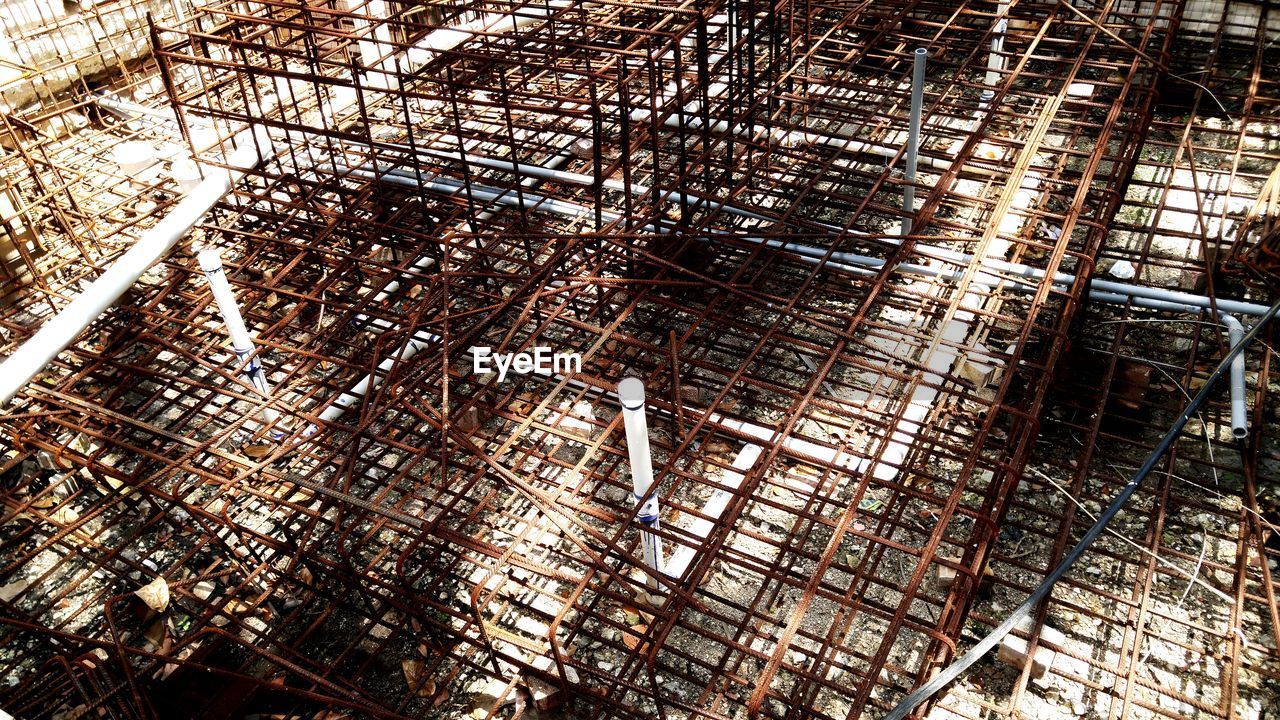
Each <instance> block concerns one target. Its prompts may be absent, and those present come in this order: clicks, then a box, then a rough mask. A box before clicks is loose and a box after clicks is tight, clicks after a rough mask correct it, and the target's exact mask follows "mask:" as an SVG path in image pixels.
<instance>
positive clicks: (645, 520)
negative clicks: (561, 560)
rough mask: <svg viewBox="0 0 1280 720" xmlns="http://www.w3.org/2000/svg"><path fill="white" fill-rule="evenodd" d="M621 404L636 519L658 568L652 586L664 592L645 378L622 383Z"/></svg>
mask: <svg viewBox="0 0 1280 720" xmlns="http://www.w3.org/2000/svg"><path fill="white" fill-rule="evenodd" d="M618 403H619V404H620V405H621V406H622V423H623V426H624V428H625V430H626V435H627V458H628V460H629V461H630V463H631V493H632V498H633V499H634V500H635V501H636V502H637V503H640V509H639V511H638V512H637V514H636V521H637V522H639V523H640V542H641V545H642V546H643V549H644V550H643V552H644V564H645V565H648V566H649V567H650V568H651V569H653V570H654V572H655V575H650V576H648V583H649V588H650V589H652V590H657V591H661V590H662V589H663V587H662V584H661V583H660V582H658V579H657V577H656V573H661V572H662V538H661V537H659V536H658V533H657V531H658V529H659V527H660V526H659V523H658V515H659V513H660V512H661V508H660V507H659V506H658V494H657V493H656V492H651V491H652V490H653V458H652V456H651V455H650V451H649V424H648V421H647V420H646V418H645V402H644V381H643V380H641V379H640V378H638V377H628V378H624V379H623V380H622V382H620V383H618Z"/></svg>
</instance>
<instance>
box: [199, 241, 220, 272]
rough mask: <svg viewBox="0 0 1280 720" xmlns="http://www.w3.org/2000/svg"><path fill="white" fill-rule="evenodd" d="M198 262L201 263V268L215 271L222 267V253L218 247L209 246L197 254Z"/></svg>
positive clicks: (206, 270)
mask: <svg viewBox="0 0 1280 720" xmlns="http://www.w3.org/2000/svg"><path fill="white" fill-rule="evenodd" d="M196 262H198V263H200V269H201V270H203V271H205V272H214V271H216V270H221V269H222V253H221V252H219V251H218V248H215V247H207V248H205V249H203V250H201V251H200V252H199V254H197V255H196Z"/></svg>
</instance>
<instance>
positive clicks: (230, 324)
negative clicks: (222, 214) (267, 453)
mask: <svg viewBox="0 0 1280 720" xmlns="http://www.w3.org/2000/svg"><path fill="white" fill-rule="evenodd" d="M196 260H197V261H198V262H199V263H200V269H201V270H202V271H204V277H205V279H206V280H208V281H209V289H210V290H211V291H212V292H213V299H214V302H216V303H217V304H218V311H219V312H221V313H222V321H223V323H224V324H225V325H226V326H227V334H228V335H230V336H231V347H232V349H234V350H235V352H236V357H237V358H239V360H240V363H241V365H243V366H244V370H243V371H244V377H245V379H246V380H248V381H249V383H250V384H252V385H253V386H254V387H255V388H257V389H258V392H260V393H262V396H263V397H265V398H270V397H271V383H270V382H268V381H267V375H266V373H265V372H263V371H262V364H261V363H260V362H258V356H257V355H255V354H254V352H253V349H254V348H253V338H252V337H250V336H249V330H248V328H246V327H245V325H244V317H243V316H241V315H240V306H239V305H238V304H237V303H236V296H235V293H234V292H232V291H231V284H230V283H229V282H227V274H226V273H225V272H223V270H222V253H220V252H218V249H217V248H211V247H208V248H205V249H203V250H201V251H200V254H199V255H197V256H196ZM246 359H247V360H248V363H247V364H245V360H246ZM262 419H263V421H264V422H266V423H267V425H268V426H272V428H271V437H273V438H280V437H283V435H284V433H283V432H282V431H281V430H280V429H278V428H275V427H274V425H275V423H276V421H277V420H279V419H280V414H279V413H278V412H276V411H275V410H273V409H271V408H269V407H264V408H262Z"/></svg>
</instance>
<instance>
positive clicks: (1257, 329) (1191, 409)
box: [884, 300, 1280, 720]
mask: <svg viewBox="0 0 1280 720" xmlns="http://www.w3.org/2000/svg"><path fill="white" fill-rule="evenodd" d="M1277 312H1280V300H1277V301H1276V303H1275V304H1274V305H1272V306H1271V308H1270V309H1268V310H1267V312H1266V314H1265V315H1263V316H1262V317H1261V318H1260V319H1259V320H1258V322H1256V323H1254V326H1253V329H1251V330H1250V331H1249V332H1248V334H1247V335H1245V336H1244V337H1243V338H1240V342H1238V343H1236V344H1235V345H1233V346H1232V347H1231V350H1230V351H1228V352H1227V354H1226V355H1225V356H1224V357H1223V358H1222V361H1221V362H1219V363H1218V366H1217V367H1216V368H1214V370H1213V372H1212V373H1210V375H1209V379H1208V380H1206V381H1205V383H1204V385H1203V386H1202V387H1201V388H1200V392H1198V393H1196V395H1195V397H1193V398H1191V402H1189V403H1188V404H1187V406H1186V408H1185V409H1183V411H1182V414H1181V415H1179V416H1178V419H1177V420H1175V421H1174V423H1173V425H1172V426H1170V427H1169V430H1168V432H1166V433H1165V434H1164V437H1162V438H1160V443H1159V444H1158V445H1156V447H1155V449H1154V450H1152V451H1151V454H1150V455H1148V456H1147V460H1146V462H1144V463H1142V467H1140V468H1138V471H1137V472H1136V473H1135V474H1134V476H1133V478H1132V479H1130V480H1129V482H1128V484H1126V485H1125V486H1124V489H1123V490H1121V491H1120V494H1119V495H1117V496H1116V499H1115V500H1113V501H1112V502H1111V505H1110V506H1108V507H1107V510H1106V512H1104V513H1102V515H1101V516H1100V517H1099V518H1098V521H1097V522H1095V523H1094V524H1093V527H1091V528H1089V531H1088V532H1086V533H1085V534H1084V537H1082V538H1081V539H1080V542H1079V543H1077V544H1076V546H1075V547H1073V548H1071V552H1069V553H1067V556H1066V557H1064V558H1063V559H1062V562H1061V563H1060V564H1059V565H1058V567H1056V568H1054V569H1053V572H1051V573H1049V575H1048V576H1047V577H1045V579H1044V582H1042V583H1040V585H1039V587H1037V588H1036V589H1035V590H1034V591H1033V592H1032V593H1031V595H1029V596H1028V597H1027V599H1026V600H1024V601H1023V602H1022V604H1021V605H1019V606H1018V608H1017V609H1016V610H1014V611H1013V613H1012V614H1010V615H1009V617H1007V618H1005V621H1004V622H1002V623H1000V625H999V627H997V628H996V629H995V630H992V631H991V632H990V634H988V635H987V636H986V637H984V638H983V639H982V640H981V641H980V642H979V643H978V644H977V645H975V646H973V649H971V650H969V652H967V653H965V654H964V656H963V657H961V658H960V659H958V660H956V661H955V662H953V663H951V664H950V665H948V666H947V667H946V668H944V669H943V670H942V672H940V673H938V674H937V675H935V676H934V677H933V679H932V680H930V681H929V682H927V683H925V684H924V685H921V686H920V687H919V688H918V689H917V690H916V691H915V692H913V693H911V694H910V695H908V696H906V697H905V698H903V699H902V702H900V703H898V704H897V706H895V707H894V708H893V710H890V711H889V714H888V715H885V716H884V720H903V718H906V717H907V715H909V714H910V713H911V711H913V710H915V709H916V707H917V706H919V705H920V704H921V703H923V702H924V701H926V700H928V699H929V698H930V697H932V696H933V695H934V694H935V693H937V692H938V691H939V690H941V689H942V688H944V687H946V686H947V685H949V684H950V683H951V682H952V681H953V680H955V679H956V678H957V677H959V676H960V673H963V672H964V671H965V670H968V669H969V667H970V666H971V665H973V664H974V663H976V662H978V660H981V659H982V656H983V655H986V654H987V653H988V652H990V651H991V648H993V647H995V646H996V643H998V642H1000V640H1001V639H1002V638H1003V637H1004V636H1005V635H1007V634H1008V633H1009V631H1010V630H1012V629H1013V627H1014V626H1015V625H1017V624H1018V623H1019V622H1021V621H1022V619H1023V618H1025V617H1027V616H1028V615H1029V614H1030V612H1031V610H1032V608H1034V607H1035V606H1036V605H1037V604H1038V603H1039V602H1040V601H1041V600H1043V599H1044V598H1045V597H1046V596H1047V595H1048V594H1049V592H1050V591H1051V590H1053V586H1054V584H1055V583H1057V582H1058V580H1060V579H1061V578H1062V576H1063V575H1065V574H1067V571H1068V570H1070V569H1071V566H1072V565H1074V564H1075V563H1076V561H1077V560H1079V559H1080V556H1081V555H1083V554H1084V551H1085V550H1088V549H1089V546H1090V545H1092V544H1093V541H1094V540H1096V539H1097V538H1098V536H1099V535H1101V534H1102V531H1103V529H1105V528H1106V527H1107V524H1108V523H1110V522H1111V518H1113V517H1115V515H1116V513H1118V512H1120V508H1121V507H1123V506H1124V504H1125V503H1126V502H1127V501H1128V500H1129V498H1130V497H1132V496H1133V493H1134V492H1135V491H1136V490H1137V489H1138V486H1139V485H1141V484H1142V481H1143V480H1144V479H1146V477H1147V475H1148V474H1149V473H1150V472H1151V470H1152V469H1153V468H1155V466H1156V463H1157V462H1159V461H1160V458H1161V457H1163V456H1164V454H1165V453H1166V452H1167V451H1168V450H1169V448H1170V447H1171V446H1172V445H1173V443H1174V441H1175V440H1177V439H1178V435H1179V434H1181V432H1182V428H1183V427H1184V426H1186V424H1187V421H1188V420H1190V419H1191V416H1193V415H1195V413H1196V411H1197V410H1198V409H1199V408H1200V406H1201V405H1202V404H1203V403H1204V401H1205V398H1207V397H1209V391H1210V390H1212V389H1213V386H1214V384H1215V383H1217V381H1218V380H1219V379H1221V378H1222V376H1223V374H1225V373H1226V372H1227V369H1228V368H1230V367H1231V361H1232V360H1233V359H1234V358H1235V357H1236V356H1237V355H1239V354H1240V353H1242V352H1244V348H1245V347H1246V346H1247V345H1248V344H1249V343H1251V342H1253V341H1254V340H1255V339H1256V338H1257V337H1258V334H1259V333H1261V332H1262V328H1263V327H1264V326H1265V325H1266V324H1267V323H1268V322H1270V321H1271V319H1272V318H1274V317H1275V315H1276V313H1277Z"/></svg>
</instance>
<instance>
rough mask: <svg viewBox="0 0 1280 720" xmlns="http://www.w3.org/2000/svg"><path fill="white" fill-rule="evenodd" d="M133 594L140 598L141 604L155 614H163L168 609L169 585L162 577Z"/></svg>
mask: <svg viewBox="0 0 1280 720" xmlns="http://www.w3.org/2000/svg"><path fill="white" fill-rule="evenodd" d="M133 594H134V595H137V596H138V597H140V598H142V602H144V603H146V604H147V607H149V608H151V609H152V610H155V611H156V612H164V611H165V608H167V607H169V583H167V582H165V580H164V578H162V577H158V578H156V579H155V580H152V581H151V582H149V583H147V584H146V585H143V586H142V587H140V588H138V589H137V590H134V591H133Z"/></svg>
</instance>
